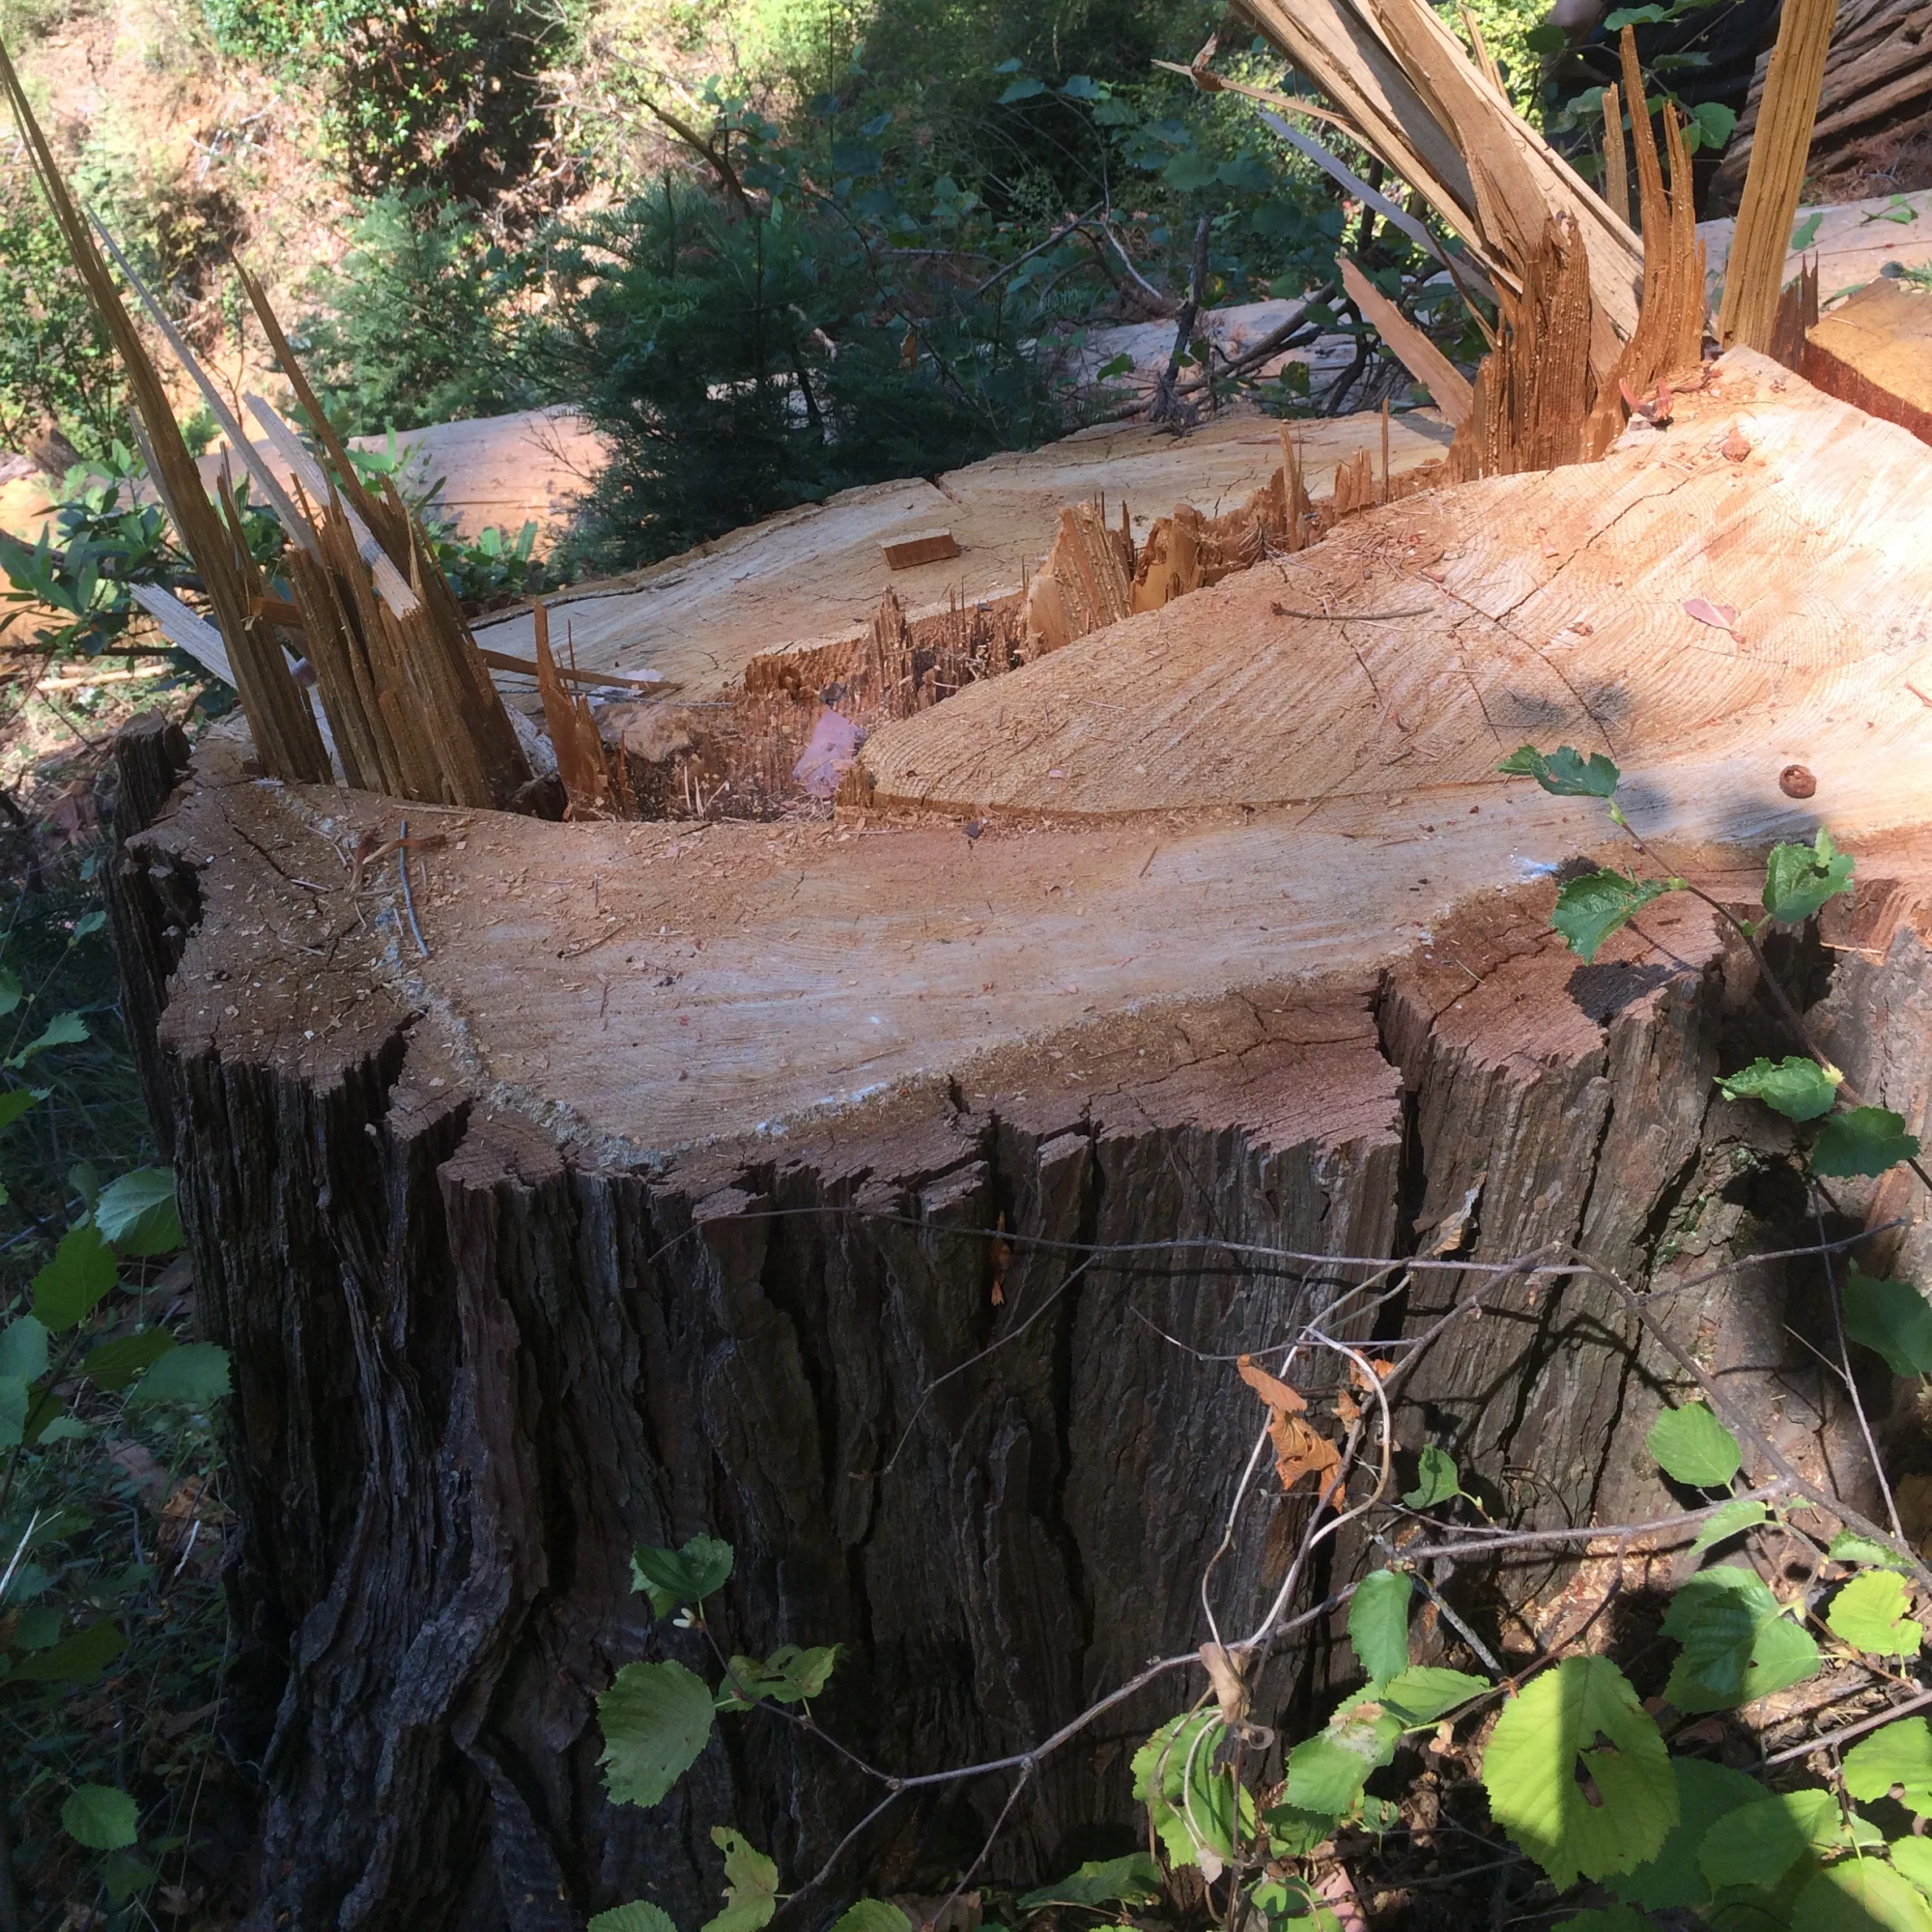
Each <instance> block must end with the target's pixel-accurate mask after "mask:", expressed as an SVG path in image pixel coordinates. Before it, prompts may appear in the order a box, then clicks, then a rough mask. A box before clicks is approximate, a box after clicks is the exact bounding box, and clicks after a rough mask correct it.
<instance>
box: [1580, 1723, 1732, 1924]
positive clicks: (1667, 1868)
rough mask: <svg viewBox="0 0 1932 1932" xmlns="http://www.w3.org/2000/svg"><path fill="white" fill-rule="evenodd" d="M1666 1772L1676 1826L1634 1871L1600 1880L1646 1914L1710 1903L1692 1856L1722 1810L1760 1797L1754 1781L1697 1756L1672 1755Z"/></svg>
mask: <svg viewBox="0 0 1932 1932" xmlns="http://www.w3.org/2000/svg"><path fill="white" fill-rule="evenodd" d="M1670 1771H1671V1776H1673V1777H1674V1778H1675V1779H1676V1780H1677V1823H1676V1824H1675V1825H1674V1826H1672V1827H1671V1831H1670V1835H1669V1837H1667V1838H1666V1839H1664V1841H1663V1849H1662V1851H1661V1852H1659V1853H1658V1855H1657V1856H1656V1857H1655V1858H1654V1859H1652V1860H1651V1861H1649V1863H1647V1864H1641V1865H1638V1866H1637V1868H1636V1869H1635V1870H1634V1871H1630V1872H1620V1873H1615V1874H1613V1875H1612V1876H1611V1877H1609V1878H1608V1879H1606V1880H1605V1884H1606V1885H1607V1886H1608V1887H1609V1889H1611V1890H1612V1891H1613V1892H1615V1893H1616V1895H1617V1896H1618V1897H1619V1898H1622V1899H1627V1900H1629V1902H1630V1903H1631V1904H1632V1905H1641V1906H1644V1907H1646V1908H1647V1909H1648V1910H1650V1911H1652V1912H1662V1911H1667V1910H1669V1909H1670V1908H1671V1907H1673V1906H1690V1907H1692V1908H1696V1907H1699V1906H1703V1905H1706V1904H1708V1903H1709V1902H1710V1897H1711V1886H1710V1881H1709V1880H1708V1879H1706V1878H1705V1876H1704V1869H1703V1866H1702V1864H1701V1863H1700V1862H1699V1861H1698V1857H1697V1853H1698V1848H1699V1846H1700V1845H1701V1844H1702V1842H1703V1838H1704V1834H1705V1833H1706V1832H1708V1831H1709V1830H1710V1828H1711V1827H1712V1826H1713V1825H1715V1824H1716V1823H1717V1822H1718V1820H1719V1818H1721V1817H1723V1816H1724V1815H1725V1814H1726V1813H1727V1812H1731V1811H1735V1810H1737V1809H1738V1808H1739V1807H1740V1806H1741V1805H1745V1804H1757V1803H1758V1801H1759V1800H1760V1799H1762V1798H1763V1796H1764V1786H1763V1785H1761V1784H1760V1783H1759V1782H1758V1781H1757V1779H1756V1778H1754V1777H1747V1776H1745V1775H1744V1773H1743V1772H1741V1771H1732V1770H1730V1769H1729V1768H1728V1767H1726V1766H1724V1765H1721V1764H1710V1763H1707V1762H1706V1761H1705V1760H1704V1759H1703V1758H1697V1757H1673V1758H1672V1759H1671V1760H1670Z"/></svg>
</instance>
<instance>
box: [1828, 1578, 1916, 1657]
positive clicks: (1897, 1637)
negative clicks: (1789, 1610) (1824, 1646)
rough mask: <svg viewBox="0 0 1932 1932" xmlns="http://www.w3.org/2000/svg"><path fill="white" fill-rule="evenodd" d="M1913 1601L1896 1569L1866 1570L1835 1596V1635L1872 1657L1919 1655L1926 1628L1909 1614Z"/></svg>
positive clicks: (1830, 1612)
mask: <svg viewBox="0 0 1932 1932" xmlns="http://www.w3.org/2000/svg"><path fill="white" fill-rule="evenodd" d="M1911 1607H1912V1604H1911V1600H1910V1599H1909V1598H1908V1597H1907V1596H1906V1594H1905V1584H1904V1581H1903V1580H1902V1579H1901V1578H1900V1577H1899V1576H1898V1575H1897V1573H1896V1572H1895V1571H1891V1570H1863V1571H1861V1572H1860V1573H1859V1575H1858V1576H1856V1577H1853V1578H1852V1579H1851V1581H1850V1582H1848V1583H1847V1584H1845V1586H1844V1587H1843V1588H1842V1589H1841V1590H1840V1591H1839V1592H1838V1594H1837V1595H1836V1596H1835V1597H1833V1599H1832V1607H1831V1608H1830V1609H1829V1610H1827V1611H1826V1612H1825V1621H1826V1623H1827V1624H1828V1625H1830V1626H1831V1631H1832V1634H1833V1636H1835V1637H1836V1638H1838V1639H1839V1641H1840V1642H1842V1643H1848V1644H1850V1645H1851V1647H1852V1648H1853V1649H1854V1650H1861V1651H1863V1652H1864V1653H1865V1654H1866V1655H1867V1656H1869V1657H1917V1656H1918V1645H1919V1643H1920V1641H1921V1639H1922V1638H1923V1637H1924V1634H1925V1633H1924V1631H1923V1630H1922V1629H1920V1628H1919V1626H1918V1624H1916V1623H1914V1622H1913V1620H1912V1618H1911V1616H1910V1615H1909V1614H1908V1612H1909V1611H1910V1609H1911Z"/></svg>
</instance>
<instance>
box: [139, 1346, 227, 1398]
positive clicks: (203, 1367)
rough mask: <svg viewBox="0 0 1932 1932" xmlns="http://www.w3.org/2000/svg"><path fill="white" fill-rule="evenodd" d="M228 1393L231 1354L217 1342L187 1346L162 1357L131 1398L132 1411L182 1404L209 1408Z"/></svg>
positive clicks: (144, 1377) (170, 1351) (170, 1350)
mask: <svg viewBox="0 0 1932 1932" xmlns="http://www.w3.org/2000/svg"><path fill="white" fill-rule="evenodd" d="M227 1393H228V1350H226V1349H224V1348H221V1347H220V1346H219V1345H218V1344H216V1343H213V1342H183V1343H181V1344H179V1345H178V1346H177V1347H175V1348H172V1349H169V1350H167V1351H166V1352H165V1353H164V1354H162V1355H160V1356H159V1357H158V1358H157V1359H156V1362H155V1365H154V1367H153V1368H151V1369H150V1370H149V1371H148V1373H147V1374H146V1375H144V1376H143V1377H142V1378H141V1379H140V1380H139V1381H138V1382H136V1383H135V1384H134V1386H133V1388H132V1390H131V1391H129V1393H128V1407H129V1408H141V1407H145V1406H148V1405H150V1404H153V1403H157V1402H178V1403H182V1404H184V1405H185V1406H187V1407H189V1408H206V1407H207V1406H209V1405H210V1404H211V1403H213V1402H218V1401H219V1400H220V1399H221V1398H222V1397H223V1396H225V1395H226V1394H227Z"/></svg>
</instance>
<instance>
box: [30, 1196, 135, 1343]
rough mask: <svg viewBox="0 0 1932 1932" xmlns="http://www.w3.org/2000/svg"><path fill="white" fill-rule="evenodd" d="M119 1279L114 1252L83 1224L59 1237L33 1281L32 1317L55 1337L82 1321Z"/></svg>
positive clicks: (96, 1231)
mask: <svg viewBox="0 0 1932 1932" xmlns="http://www.w3.org/2000/svg"><path fill="white" fill-rule="evenodd" d="M119 1278H120V1274H119V1269H118V1268H117V1267H116V1265H115V1262H114V1250H113V1249H112V1248H110V1247H109V1246H108V1245H107V1243H106V1242H105V1241H103V1240H102V1239H101V1238H100V1230H99V1228H97V1227H96V1226H95V1225H94V1223H93V1222H92V1221H83V1222H82V1223H81V1224H80V1225H79V1227H77V1228H70V1229H69V1230H68V1231H67V1233H66V1234H65V1235H63V1236H61V1238H60V1246H59V1247H57V1248H56V1249H55V1250H54V1258H53V1260H52V1261H50V1262H49V1263H48V1264H46V1266H45V1267H43V1269H42V1270H41V1271H40V1273H39V1274H37V1275H36V1276H35V1277H34V1282H33V1295H34V1313H35V1315H36V1316H37V1317H39V1319H40V1320H41V1321H43V1323H44V1324H45V1325H46V1327H47V1329H48V1330H49V1331H50V1332H51V1333H53V1334H55V1335H58V1334H60V1333H62V1332H63V1331H64V1330H65V1329H69V1328H71V1327H72V1326H73V1325H74V1324H75V1323H76V1322H78V1321H84V1320H85V1319H86V1318H87V1317H88V1316H89V1315H90V1314H91V1313H92V1312H93V1310H94V1308H95V1305H96V1304H97V1303H98V1302H99V1300H100V1298H101V1296H102V1295H104V1294H105V1293H107V1291H108V1290H109V1289H111V1288H112V1287H113V1286H114V1284H115V1282H116V1281H117V1280H118V1279H119Z"/></svg>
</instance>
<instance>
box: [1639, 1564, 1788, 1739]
mask: <svg viewBox="0 0 1932 1932" xmlns="http://www.w3.org/2000/svg"><path fill="white" fill-rule="evenodd" d="M1663 1632H1664V1634H1665V1635H1666V1636H1674V1637H1675V1638H1676V1639H1677V1640H1678V1642H1679V1643H1680V1644H1682V1645H1683V1649H1682V1650H1681V1651H1680V1652H1679V1654H1678V1658H1677V1662H1676V1663H1675V1664H1674V1665H1673V1666H1672V1669H1671V1672H1670V1682H1669V1683H1668V1685H1666V1686H1665V1688H1664V1693H1663V1694H1664V1695H1665V1696H1666V1697H1668V1698H1669V1699H1670V1701H1671V1702H1672V1703H1673V1704H1675V1705H1676V1706H1677V1708H1678V1709H1679V1710H1680V1711H1724V1710H1728V1709H1730V1708H1731V1706H1733V1705H1735V1704H1748V1703H1749V1702H1750V1701H1751V1700H1752V1699H1753V1698H1755V1697H1764V1696H1768V1695H1770V1693H1771V1692H1772V1691H1774V1690H1783V1689H1785V1687H1786V1686H1787V1685H1791V1684H1798V1683H1801V1682H1803V1681H1804V1679H1805V1678H1807V1677H1809V1676H1810V1675H1811V1674H1812V1672H1813V1671H1815V1670H1816V1669H1817V1668H1818V1664H1819V1661H1820V1660H1819V1655H1818V1646H1817V1645H1816V1644H1815V1643H1814V1642H1812V1640H1811V1638H1810V1636H1809V1635H1808V1634H1806V1632H1805V1631H1804V1629H1803V1628H1801V1627H1800V1626H1799V1625H1798V1624H1796V1623H1794V1622H1793V1621H1792V1620H1791V1619H1790V1618H1789V1617H1788V1616H1786V1615H1785V1614H1784V1613H1783V1610H1782V1608H1781V1607H1780V1605H1779V1604H1778V1602H1777V1599H1776V1597H1774V1596H1773V1595H1772V1594H1771V1592H1770V1590H1768V1589H1767V1588H1766V1587H1765V1585H1764V1582H1763V1581H1762V1579H1761V1578H1760V1577H1758V1576H1757V1575H1756V1574H1755V1573H1754V1572H1752V1571H1748V1570H1739V1569H1734V1568H1732V1567H1730V1566H1728V1565H1720V1566H1719V1568H1718V1569H1715V1570H1700V1571H1699V1572H1698V1573H1697V1575H1696V1576H1694V1577H1691V1578H1690V1581H1689V1582H1687V1583H1686V1584H1685V1585H1684V1587H1683V1588H1682V1589H1680V1590H1679V1591H1678V1592H1677V1594H1676V1596H1674V1597H1673V1598H1672V1599H1671V1600H1670V1608H1669V1609H1668V1610H1667V1611H1666V1612H1665V1613H1664V1618H1663Z"/></svg>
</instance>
